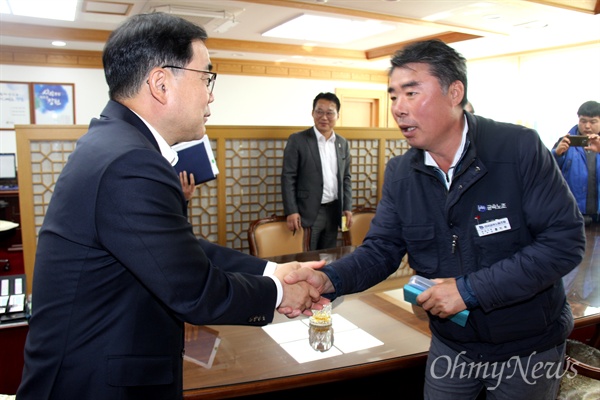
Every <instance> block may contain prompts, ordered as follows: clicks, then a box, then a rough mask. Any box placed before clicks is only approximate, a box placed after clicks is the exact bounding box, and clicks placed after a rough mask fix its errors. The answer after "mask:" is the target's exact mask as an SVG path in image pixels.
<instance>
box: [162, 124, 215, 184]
mask: <svg viewBox="0 0 600 400" xmlns="http://www.w3.org/2000/svg"><path fill="white" fill-rule="evenodd" d="M172 148H173V150H175V151H176V152H177V155H178V157H179V160H178V161H177V163H176V164H175V165H174V168H175V170H176V171H177V173H178V174H179V173H180V172H182V171H186V172H187V173H188V174H194V181H195V183H196V185H198V184H200V183H203V182H207V181H210V180H213V179H216V178H217V175H218V174H219V168H218V167H217V162H216V160H215V156H214V155H213V151H212V148H211V147H210V140H209V139H208V135H204V137H203V138H202V139H199V140H193V141H191V142H184V143H178V144H176V145H174V146H172Z"/></svg>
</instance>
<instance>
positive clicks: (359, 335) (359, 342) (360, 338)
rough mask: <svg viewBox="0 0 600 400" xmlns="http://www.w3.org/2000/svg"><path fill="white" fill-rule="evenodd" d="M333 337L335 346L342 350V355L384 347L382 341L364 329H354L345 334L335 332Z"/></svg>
mask: <svg viewBox="0 0 600 400" xmlns="http://www.w3.org/2000/svg"><path fill="white" fill-rule="evenodd" d="M333 337H334V341H333V344H334V345H335V347H337V348H338V349H340V350H341V351H342V353H352V352H354V351H359V350H364V349H369V348H371V347H377V346H381V345H383V342H382V341H381V340H379V339H377V338H376V337H375V336H372V335H370V334H369V333H367V332H365V331H363V330H362V329H352V330H350V331H344V332H336V331H335V330H334V331H333Z"/></svg>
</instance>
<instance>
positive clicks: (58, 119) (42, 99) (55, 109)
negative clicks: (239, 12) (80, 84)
mask: <svg viewBox="0 0 600 400" xmlns="http://www.w3.org/2000/svg"><path fill="white" fill-rule="evenodd" d="M33 105H34V110H35V112H34V122H33V123H34V124H38V125H45V124H48V125H72V124H75V85H74V84H72V83H33Z"/></svg>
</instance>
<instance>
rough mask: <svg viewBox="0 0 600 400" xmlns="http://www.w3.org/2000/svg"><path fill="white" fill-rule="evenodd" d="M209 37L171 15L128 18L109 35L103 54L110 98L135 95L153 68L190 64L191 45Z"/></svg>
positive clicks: (198, 28)
mask: <svg viewBox="0 0 600 400" xmlns="http://www.w3.org/2000/svg"><path fill="white" fill-rule="evenodd" d="M207 38H208V36H207V34H206V31H205V30H204V28H202V27H200V26H198V25H195V24H193V23H191V22H189V21H186V20H185V19H183V18H180V17H176V16H174V15H170V14H165V13H160V12H157V13H150V14H138V15H134V16H133V17H131V18H129V19H127V20H126V21H125V22H124V23H123V24H122V25H120V26H119V27H118V28H117V29H115V30H114V31H113V32H112V33H111V34H110V36H109V38H108V41H107V42H106V45H105V46H104V51H103V54H102V62H103V64H104V76H105V77H106V83H108V89H109V92H108V94H109V97H110V98H111V100H117V99H121V98H130V97H133V96H135V95H136V94H137V92H138V91H139V89H140V87H142V85H143V84H144V82H145V81H146V80H147V79H148V73H149V72H150V70H152V68H156V67H162V66H164V65H175V66H181V67H183V66H185V65H187V64H189V62H190V61H191V60H192V58H193V57H194V50H193V47H192V43H193V42H194V41H196V40H202V41H206V39H207Z"/></svg>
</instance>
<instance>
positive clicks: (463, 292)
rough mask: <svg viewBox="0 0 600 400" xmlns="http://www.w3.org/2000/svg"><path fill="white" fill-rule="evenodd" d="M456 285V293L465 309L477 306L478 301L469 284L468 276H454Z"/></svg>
mask: <svg viewBox="0 0 600 400" xmlns="http://www.w3.org/2000/svg"><path fill="white" fill-rule="evenodd" d="M456 287H457V289H458V293H460V296H461V297H462V299H463V301H464V302H465V305H466V306H467V309H472V308H475V307H478V306H479V301H478V300H477V297H475V292H473V289H472V288H471V284H470V283H469V277H468V276H467V275H463V276H459V277H458V278H456Z"/></svg>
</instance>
